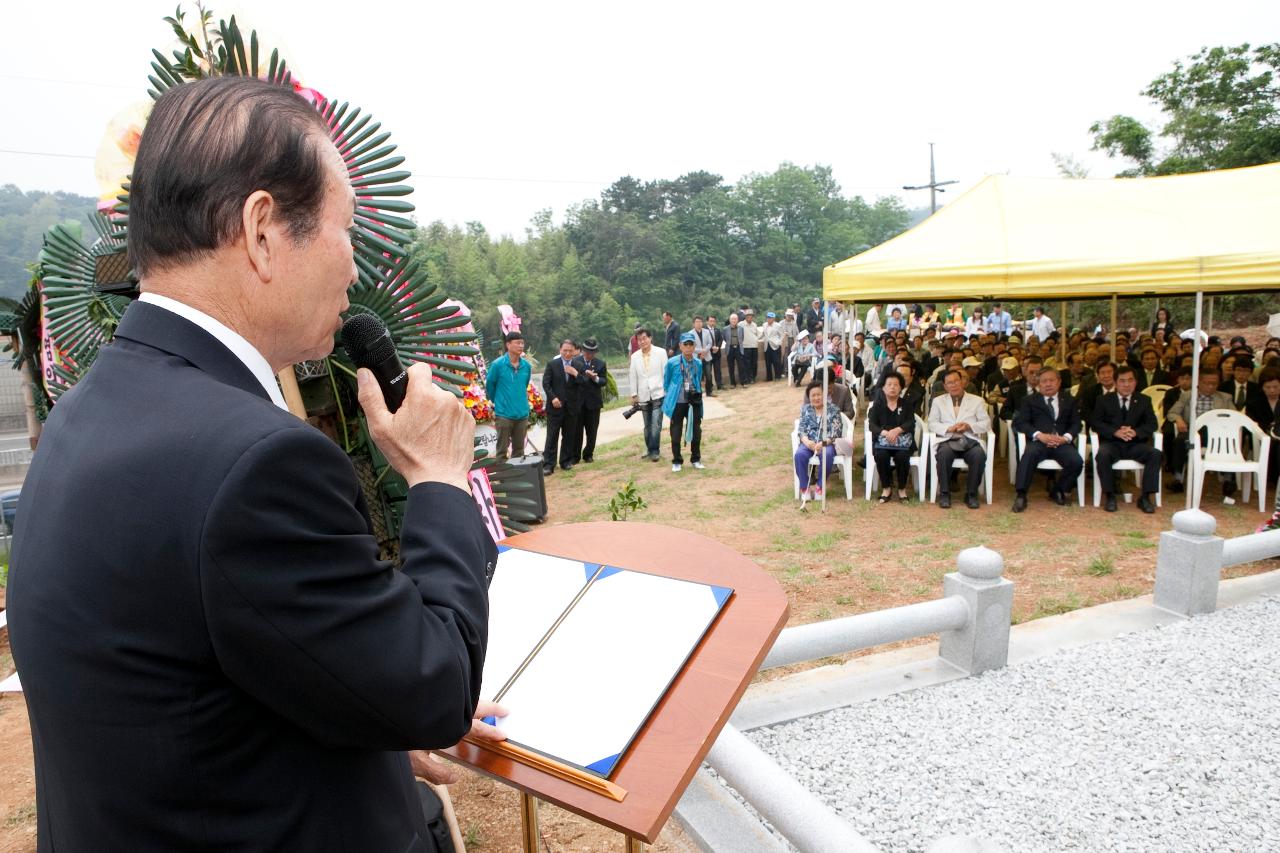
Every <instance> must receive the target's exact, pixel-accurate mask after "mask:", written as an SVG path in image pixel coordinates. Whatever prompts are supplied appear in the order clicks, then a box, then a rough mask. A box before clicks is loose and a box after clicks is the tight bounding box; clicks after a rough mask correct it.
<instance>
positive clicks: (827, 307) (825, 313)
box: [818, 294, 831, 512]
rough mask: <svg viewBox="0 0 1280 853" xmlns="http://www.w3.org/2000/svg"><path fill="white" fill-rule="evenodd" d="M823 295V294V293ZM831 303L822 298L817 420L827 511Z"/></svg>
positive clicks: (820, 474) (823, 509) (823, 502)
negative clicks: (828, 365) (819, 386)
mask: <svg viewBox="0 0 1280 853" xmlns="http://www.w3.org/2000/svg"><path fill="white" fill-rule="evenodd" d="M824 295H825V294H824ZM830 326H831V303H830V302H828V301H827V300H826V299H823V300H822V334H823V335H825V336H826V338H827V340H826V343H825V344H824V345H823V347H822V362H823V367H822V411H821V412H819V413H818V422H819V423H820V424H822V444H821V445H820V446H819V447H818V478H819V481H820V482H821V483H822V511H823V512H826V511H827V383H828V382H829V381H830V375H831V371H830V370H827V367H826V361H827V353H828V352H829V351H830V349H831V329H830Z"/></svg>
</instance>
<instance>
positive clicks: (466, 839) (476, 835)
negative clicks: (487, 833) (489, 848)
mask: <svg viewBox="0 0 1280 853" xmlns="http://www.w3.org/2000/svg"><path fill="white" fill-rule="evenodd" d="M462 843H463V844H465V845H466V846H467V849H468V850H469V849H471V848H472V847H483V846H484V833H482V832H481V831H480V827H478V826H476V825H475V824H474V823H473V824H468V826H467V830H466V832H464V833H463V835H462Z"/></svg>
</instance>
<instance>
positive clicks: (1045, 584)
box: [0, 382, 1277, 853]
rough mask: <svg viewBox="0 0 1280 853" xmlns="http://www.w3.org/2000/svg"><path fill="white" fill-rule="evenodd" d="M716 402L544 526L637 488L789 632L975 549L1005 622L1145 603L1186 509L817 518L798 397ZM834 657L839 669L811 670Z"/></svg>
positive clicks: (852, 509) (584, 475)
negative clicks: (996, 578) (802, 472)
mask: <svg viewBox="0 0 1280 853" xmlns="http://www.w3.org/2000/svg"><path fill="white" fill-rule="evenodd" d="M720 399H721V400H722V401H723V402H724V403H726V404H727V405H728V406H729V407H730V408H731V409H732V410H733V414H732V415H731V416H730V417H728V418H722V419H718V420H714V421H708V422H707V423H706V425H705V427H706V428H705V430H704V432H703V452H702V459H703V461H704V462H705V463H706V465H707V469H706V470H704V471H696V470H693V469H692V468H690V467H688V466H687V465H686V468H685V470H684V471H682V472H681V473H678V474H674V473H672V472H671V470H670V469H671V465H670V458H669V452H668V451H669V445H668V441H669V440H668V438H667V437H666V436H665V435H664V438H663V448H664V454H665V456H664V459H663V461H662V462H660V463H651V462H645V461H641V460H640V459H639V458H638V457H639V455H640V452H641V448H642V443H641V439H640V422H639V420H638V419H636V421H635V425H636V433H635V435H634V436H633V437H631V438H627V439H624V440H621V441H617V442H614V443H611V444H609V445H606V446H604V447H601V448H600V449H599V450H598V451H597V454H596V462H595V463H593V464H591V465H579V466H577V467H576V468H575V469H574V470H573V471H569V472H564V471H558V472H557V473H556V474H554V475H553V476H552V477H551V478H550V479H549V481H548V484H547V492H548V500H549V502H550V506H551V515H550V518H549V519H548V521H547V523H548V524H564V523H573V522H581V521H596V520H601V519H608V518H609V512H608V509H607V505H608V502H609V499H610V498H611V497H613V495H614V494H615V493H616V492H617V491H618V490H619V489H620V488H622V487H623V486H624V485H625V484H626V482H627V481H628V479H630V478H634V480H635V483H636V487H637V489H638V491H639V493H640V495H641V496H642V497H643V498H644V500H645V501H646V502H647V504H648V507H647V508H646V509H643V510H641V511H639V512H638V513H637V514H635V515H634V516H633V517H634V518H635V519H637V520H643V521H648V522H654V523H658V524H668V525H672V526H674V527H681V528H684V529H687V530H691V531H694V532H697V533H701V534H703V535H705V536H709V537H711V538H713V539H716V540H718V541H721V542H724V543H726V544H728V545H731V546H732V547H734V548H735V549H737V550H738V551H739V552H741V553H743V554H745V555H747V556H748V557H750V558H752V559H753V560H755V561H756V562H757V563H758V564H759V565H760V566H761V567H762V568H764V569H765V570H766V571H768V572H769V573H770V574H771V575H773V576H774V577H775V578H776V579H777V581H778V583H780V584H781V585H782V586H783V588H784V589H785V590H786V591H787V595H788V597H789V599H790V601H791V618H790V624H792V625H795V624H802V623H805V622H811V621H815V620H820V619H830V618H833V617H838V616H847V615H850V614H854V613H861V612H864V611H868V610H880V609H884V608H888V607H895V606H898V605H901V604H909V603H912V602H918V601H925V600H929V599H933V598H937V597H939V596H940V595H941V592H942V576H943V575H944V574H945V573H947V572H949V571H953V570H954V568H955V558H956V554H957V553H958V552H959V551H960V550H962V549H964V548H968V547H970V546H973V545H986V546H988V547H990V548H993V549H995V550H996V551H999V552H1000V553H1001V554H1002V555H1003V556H1004V559H1005V575H1006V576H1007V577H1008V578H1009V579H1011V580H1012V581H1013V582H1014V584H1015V594H1014V620H1015V621H1017V622H1021V621H1025V620H1028V619H1035V618H1038V617H1041V616H1046V615H1051V614H1055V613H1062V612H1066V611H1069V610H1074V609H1076V608H1079V607H1086V606H1089V605H1093V604H1100V603H1103V602H1107V601H1112V600H1116V599H1122V598H1132V597H1135V596H1139V595H1144V594H1147V593H1150V592H1151V589H1152V586H1153V583H1154V580H1155V553H1156V545H1157V541H1158V538H1159V534H1160V532H1161V531H1164V530H1169V529H1172V525H1171V522H1170V516H1171V515H1172V514H1173V513H1174V512H1175V511H1177V510H1179V509H1181V508H1183V506H1184V505H1185V499H1184V496H1183V495H1177V494H1173V493H1170V492H1168V491H1166V493H1165V495H1164V498H1165V500H1164V506H1163V508H1161V509H1159V510H1157V512H1156V513H1155V514H1154V515H1144V514H1142V513H1140V512H1139V511H1138V510H1137V509H1136V507H1134V506H1132V505H1128V506H1126V505H1122V506H1121V508H1120V512H1117V513H1114V514H1108V513H1105V512H1103V511H1102V510H1101V509H1094V508H1093V506H1092V485H1091V483H1090V485H1089V486H1088V488H1089V490H1090V491H1089V494H1088V495H1087V500H1086V503H1087V504H1089V505H1088V506H1086V507H1085V508H1083V509H1081V508H1080V507H1079V506H1077V505H1076V504H1075V503H1074V502H1073V503H1071V504H1069V505H1068V506H1066V507H1057V506H1055V505H1054V504H1052V503H1051V502H1050V501H1049V500H1048V498H1047V497H1046V496H1045V494H1044V491H1043V490H1040V489H1037V490H1036V491H1033V492H1032V493H1031V501H1030V505H1029V507H1028V509H1027V511H1026V512H1025V513H1023V514H1021V515H1014V514H1013V513H1011V512H1010V510H1009V507H1010V504H1011V503H1012V500H1013V489H1012V487H1011V486H1010V485H1009V482H1008V477H1007V474H1006V470H1007V469H1006V468H1005V465H1004V460H1003V459H999V460H997V463H996V473H995V490H994V491H995V495H994V503H993V504H992V505H990V506H988V505H986V504H985V503H984V504H983V505H982V507H981V509H979V510H977V511H973V510H968V509H966V508H965V507H964V506H963V505H958V506H956V507H954V508H952V509H950V510H941V509H938V508H937V507H936V506H934V505H932V504H921V503H919V502H918V501H913V502H912V503H910V504H907V505H899V504H896V503H893V504H886V505H880V504H877V503H875V502H867V501H864V500H863V499H862V494H863V491H862V490H863V483H862V480H861V476H860V472H859V473H858V474H855V478H856V479H855V483H854V500H853V501H851V502H847V501H845V499H844V495H843V489H842V488H841V487H840V484H839V482H838V480H836V481H833V483H832V488H831V489H830V491H829V500H828V503H827V509H826V512H825V513H823V512H822V511H820V510H819V509H818V508H817V507H813V506H811V507H810V508H808V509H806V510H804V511H801V510H800V508H799V506H798V504H797V502H796V501H795V500H794V499H793V497H792V494H793V493H792V482H791V467H792V466H791V452H790V443H789V439H788V435H789V432H790V429H791V425H792V422H793V420H794V419H795V417H796V416H797V413H798V408H799V403H800V391H799V390H798V389H795V388H788V387H786V385H785V384H784V383H781V382H779V383H774V384H772V385H765V384H758V385H756V386H753V387H751V388H747V389H739V390H730V391H726V392H723V394H722V396H721V397H720ZM859 429H861V423H859ZM859 440H860V439H859ZM686 461H687V460H686ZM1202 508H1203V509H1206V510H1207V511H1209V512H1211V513H1212V514H1213V515H1214V516H1215V517H1216V518H1217V519H1218V533H1219V534H1220V535H1223V536H1238V535H1241V534H1244V533H1249V532H1252V531H1253V529H1254V528H1255V527H1256V526H1257V525H1258V524H1260V523H1262V522H1263V521H1264V520H1265V519H1266V518H1267V515H1263V514H1261V513H1259V512H1258V511H1257V505H1256V503H1254V504H1253V505H1252V507H1250V506H1245V505H1242V504H1240V503H1237V504H1236V505H1235V506H1225V505H1223V504H1222V503H1221V498H1220V493H1219V491H1218V487H1217V485H1216V483H1213V484H1210V485H1206V496H1205V499H1204V501H1203V503H1202ZM1276 566H1277V564H1276V562H1275V561H1267V562H1265V563H1259V564H1250V565H1246V566H1237V567H1234V568H1232V569H1229V570H1227V571H1226V572H1224V575H1225V576H1226V577H1238V576H1242V575H1247V574H1253V573H1257V572H1261V571H1268V570H1271V569H1274V568H1276ZM0 594H2V592H0ZM917 642H930V640H928V639H925V640H920V641H917ZM835 660H840V658H831V659H828V660H826V661H821V662H819V663H829V662H833V661H835ZM11 671H12V661H11V659H10V657H9V655H8V642H7V637H0V677H3V676H4V675H7V674H8V673H9V672H11ZM779 674H782V673H780V672H771V673H769V674H768V676H765V677H769V678H774V677H777V676H778V675H779ZM452 790H453V799H454V805H455V808H456V810H457V814H458V819H459V824H460V826H461V827H462V830H463V832H464V834H465V836H466V841H467V846H468V849H471V850H479V851H483V852H484V853H516V851H518V850H520V826H519V804H518V798H517V795H516V793H515V792H514V791H513V790H511V789H509V788H507V787H505V786H502V785H500V784H498V783H496V782H494V781H492V780H490V779H488V778H485V777H480V776H478V775H475V774H470V773H466V774H464V778H463V779H462V781H460V782H459V783H458V784H456V785H455V786H453V789H452ZM540 820H541V829H542V835H543V842H544V850H546V851H548V853H558V851H596V850H620V849H622V840H621V838H620V836H618V835H617V834H616V833H613V832H611V831H608V830H604V829H602V828H601V827H598V826H595V825H593V824H591V823H589V822H588V821H586V820H584V819H582V818H579V817H577V816H576V815H572V814H569V813H566V812H563V811H561V810H559V809H555V808H553V807H551V806H547V805H545V804H544V805H543V806H542V808H541V812H540ZM34 849H35V794H34V780H33V774H32V759H31V743H30V729H29V724H28V721H27V714H26V706H25V704H24V703H23V701H22V698H21V697H20V696H17V695H5V696H3V697H0V853H30V852H31V851H34ZM651 849H653V850H655V851H663V853H677V852H678V851H687V850H692V849H693V848H692V845H691V844H690V842H689V840H688V839H687V838H686V837H685V836H684V835H683V834H682V833H681V832H680V831H679V830H678V828H677V827H675V826H674V823H671V824H668V826H667V828H666V829H665V830H664V831H663V834H662V836H661V837H660V839H659V841H658V843H657V844H655V845H653V847H652V848H651Z"/></svg>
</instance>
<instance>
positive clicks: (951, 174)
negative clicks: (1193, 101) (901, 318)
mask: <svg viewBox="0 0 1280 853" xmlns="http://www.w3.org/2000/svg"><path fill="white" fill-rule="evenodd" d="M301 5H302V4H299V3H297V2H296V0H295V2H289V3H285V2H277V1H276V0H260V2H256V3H243V2H240V3H233V4H232V3H228V4H218V3H217V2H216V0H213V8H214V11H215V12H216V13H218V14H219V15H220V16H225V15H229V14H230V13H233V12H234V13H236V14H237V15H238V16H239V17H240V19H241V20H242V21H244V22H245V23H247V24H249V25H250V26H252V27H256V28H257V29H258V31H259V33H260V34H261V35H263V36H264V37H265V41H266V42H267V43H268V44H277V45H279V46H280V47H281V49H282V51H281V52H282V53H283V54H284V55H285V56H286V57H287V58H288V59H289V61H290V64H291V66H292V67H293V68H294V70H295V73H296V74H297V75H298V76H299V77H300V78H301V79H302V81H303V82H304V83H305V84H306V85H309V86H313V87H315V88H317V89H319V90H320V91H321V92H323V93H325V94H326V95H328V96H330V97H334V98H339V99H343V100H350V101H351V102H353V103H354V104H356V105H359V106H361V107H363V108H364V109H366V110H368V111H371V112H372V113H373V114H374V115H375V116H376V117H377V118H378V119H379V120H380V121H381V122H382V123H383V127H384V129H386V130H389V131H391V133H392V135H393V136H392V139H393V141H395V142H398V143H399V145H400V153H401V154H403V155H404V156H405V157H407V158H408V160H407V163H406V164H405V168H408V169H410V170H411V171H412V172H414V178H413V181H412V183H413V184H414V186H415V187H416V189H417V192H415V193H414V194H413V196H411V197H410V200H412V201H413V202H414V203H415V204H416V205H417V208H418V211H417V214H416V215H417V218H418V220H419V221H420V222H424V223H425V222H428V221H430V220H434V219H443V220H445V221H446V222H457V223H463V222H466V221H469V220H479V221H481V222H483V223H484V224H485V226H486V227H487V228H488V229H489V230H490V231H491V232H493V233H509V234H512V235H514V236H517V237H523V234H524V228H525V226H526V225H527V224H528V222H529V219H530V217H531V216H532V215H533V213H534V212H535V211H537V210H539V209H542V208H551V209H552V210H553V211H554V213H555V217H556V220H557V221H562V219H563V214H564V210H565V208H566V207H567V206H569V205H571V204H574V203H576V202H578V201H580V200H581V199H583V198H587V197H595V196H598V194H599V192H600V191H601V190H602V189H603V188H604V187H605V186H607V185H608V184H609V183H611V182H612V181H613V180H615V179H617V178H618V177H620V176H622V175H626V174H630V175H633V176H635V177H637V178H640V179H646V180H651V179H655V178H674V177H676V176H678V175H681V174H683V173H685V172H688V171H692V170H695V169H705V170H708V171H711V172H715V173H717V174H720V175H722V176H724V177H725V179H726V180H728V181H730V182H732V181H736V180H737V179H739V178H740V177H741V176H742V175H744V174H746V173H749V172H766V171H771V170H773V169H774V168H776V167H777V166H778V164H779V163H781V162H783V161H792V162H795V163H798V164H802V165H812V164H824V165H830V166H832V167H833V169H834V170H835V175H836V178H837V179H838V180H839V182H840V183H841V185H842V186H843V188H844V191H845V193H846V194H849V195H853V194H858V195H862V196H864V197H866V198H868V199H869V200H870V199H874V198H876V197H879V196H882V195H891V194H897V195H900V196H902V197H903V198H904V200H905V201H906V203H907V205H908V206H909V207H917V206H924V205H927V204H928V200H929V199H928V192H927V191H924V192H915V193H904V192H903V191H902V190H901V187H902V185H904V184H922V183H925V182H927V181H928V167H929V160H928V154H929V149H928V143H929V142H934V143H936V146H937V161H938V178H939V180H948V179H954V180H957V181H959V182H960V183H959V184H958V185H957V186H955V187H951V188H949V189H950V190H951V192H948V193H947V194H946V195H945V196H943V197H942V198H943V199H944V200H945V199H948V198H953V197H954V195H955V191H963V190H965V189H967V188H968V187H970V186H972V185H973V183H974V182H975V181H977V180H979V179H981V178H982V177H983V176H984V175H987V174H992V173H1010V174H1015V175H1029V176H1054V175H1055V174H1056V172H1055V169H1054V165H1053V161H1052V159H1051V157H1050V154H1051V152H1054V151H1057V152H1062V153H1065V154H1070V155H1073V156H1075V157H1077V158H1078V159H1079V160H1080V161H1081V162H1083V163H1084V164H1085V165H1086V166H1088V167H1089V168H1090V170H1091V174H1092V176H1093V177H1099V178H1102V177H1110V176H1111V175H1113V174H1114V173H1115V172H1116V171H1119V169H1121V168H1123V167H1124V166H1123V164H1118V163H1114V162H1111V161H1108V160H1107V159H1106V158H1105V157H1102V156H1100V155H1098V154H1096V153H1091V152H1090V151H1089V146H1090V143H1091V139H1090V136H1089V134H1088V127H1089V125H1090V123H1092V122H1093V121H1094V120H1096V119H1099V118H1105V117H1108V116H1110V115H1113V114H1115V113H1127V114H1130V115H1134V116H1136V117H1138V118H1140V119H1143V120H1147V121H1153V120H1154V119H1155V118H1156V115H1157V114H1156V112H1155V110H1154V109H1153V108H1152V107H1151V105H1150V104H1149V103H1148V102H1147V100H1146V99H1145V98H1143V97H1142V96H1141V95H1140V94H1139V92H1140V91H1141V90H1142V89H1143V88H1144V87H1145V86H1146V84H1147V83H1148V82H1150V81H1151V80H1152V79H1153V78H1155V77H1156V76H1157V75H1159V74H1162V73H1164V72H1165V71H1167V70H1169V69H1170V67H1171V64H1172V62H1173V60H1175V59H1178V58H1182V57H1186V56H1188V55H1190V54H1191V53H1194V52H1195V51H1196V50H1198V49H1199V48H1200V47H1202V46H1205V45H1219V44H1238V43H1241V42H1245V41H1248V42H1250V43H1252V44H1259V43H1263V42H1268V41H1276V40H1280V5H1278V4H1277V3H1276V2H1275V0H1265V1H1264V0H1257V2H1244V0H1217V2H1213V3H1209V4H1206V3H1203V2H1197V3H1191V2H1184V0H1177V2H1163V3H1135V2H1115V0H1112V2H1106V3H1103V2H1093V0H1084V1H1083V2H1077V3H1073V4H1066V5H1063V4H1056V5H1049V4H1043V3H1028V2H1025V0H1023V2H1018V3H988V2H970V3H955V2H949V3H933V2H925V3H894V4H874V5H873V4H869V3H858V2H849V0H844V2H834V3H805V2H792V3H782V2H777V1H776V0H775V2H770V3H759V4H757V3H748V2H734V3H698V2H691V0H684V2H680V3H664V2H650V3H646V4H621V3H601V2H598V0H597V2H590V3H556V2H551V3H527V2H524V3H461V2H455V3H449V4H441V3H405V2H385V0H384V2H378V3H354V4H350V3H348V4H342V5H340V6H339V5H333V6H332V7H331V8H333V9H334V11H333V12H332V13H327V14H326V13H319V12H308V13H306V14H300V13H299V12H298V9H299V8H300V7H301ZM329 7H330V4H323V5H321V4H316V5H315V6H312V8H313V9H315V8H329ZM172 8H173V0H162V1H161V2H155V3H149V2H138V0H130V2H128V3H104V2H101V0H94V2H86V1H85V0H63V2H58V3H38V2H15V3H10V4H7V8H6V10H5V18H6V21H5V36H4V38H3V42H2V45H3V49H2V50H0V91H2V92H3V93H4V99H3V103H4V105H5V120H4V121H3V123H0V149H4V150H3V151H2V152H0V184H5V183H13V184H17V185H18V186H19V187H21V188H22V189H24V190H32V189H42V190H59V189H61V190H70V191H73V192H77V193H83V194H86V195H93V196H96V195H97V194H98V189H97V183H96V181H95V180H94V176H93V159H92V156H93V154H94V152H95V151H96V150H97V148H98V145H99V143H100V141H101V140H102V136H103V131H104V129H105V127H106V124H107V122H108V120H109V119H110V118H111V117H112V116H113V115H115V114H116V113H117V112H118V111H120V110H121V109H122V108H124V107H126V106H128V105H129V104H130V103H131V102H134V101H145V100H146V88H147V82H146V75H147V74H148V73H149V68H148V60H149V58H150V53H149V51H150V49H151V48H152V47H160V48H164V49H166V51H167V50H168V48H169V47H171V41H172V36H171V33H170V31H169V29H168V26H167V25H166V24H164V23H163V22H162V21H161V18H162V17H163V16H164V15H166V14H170V13H171V10H172ZM348 10H355V14H352V13H351V12H350V11H348ZM366 11H367V14H365V13H366ZM189 17H194V9H192V10H191V14H190V15H189ZM362 17H363V18H364V20H363V21H362ZM13 151H22V152H41V154H40V155H36V154H17V153H10V152H13ZM50 154H59V155H72V156H45V155H50Z"/></svg>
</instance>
